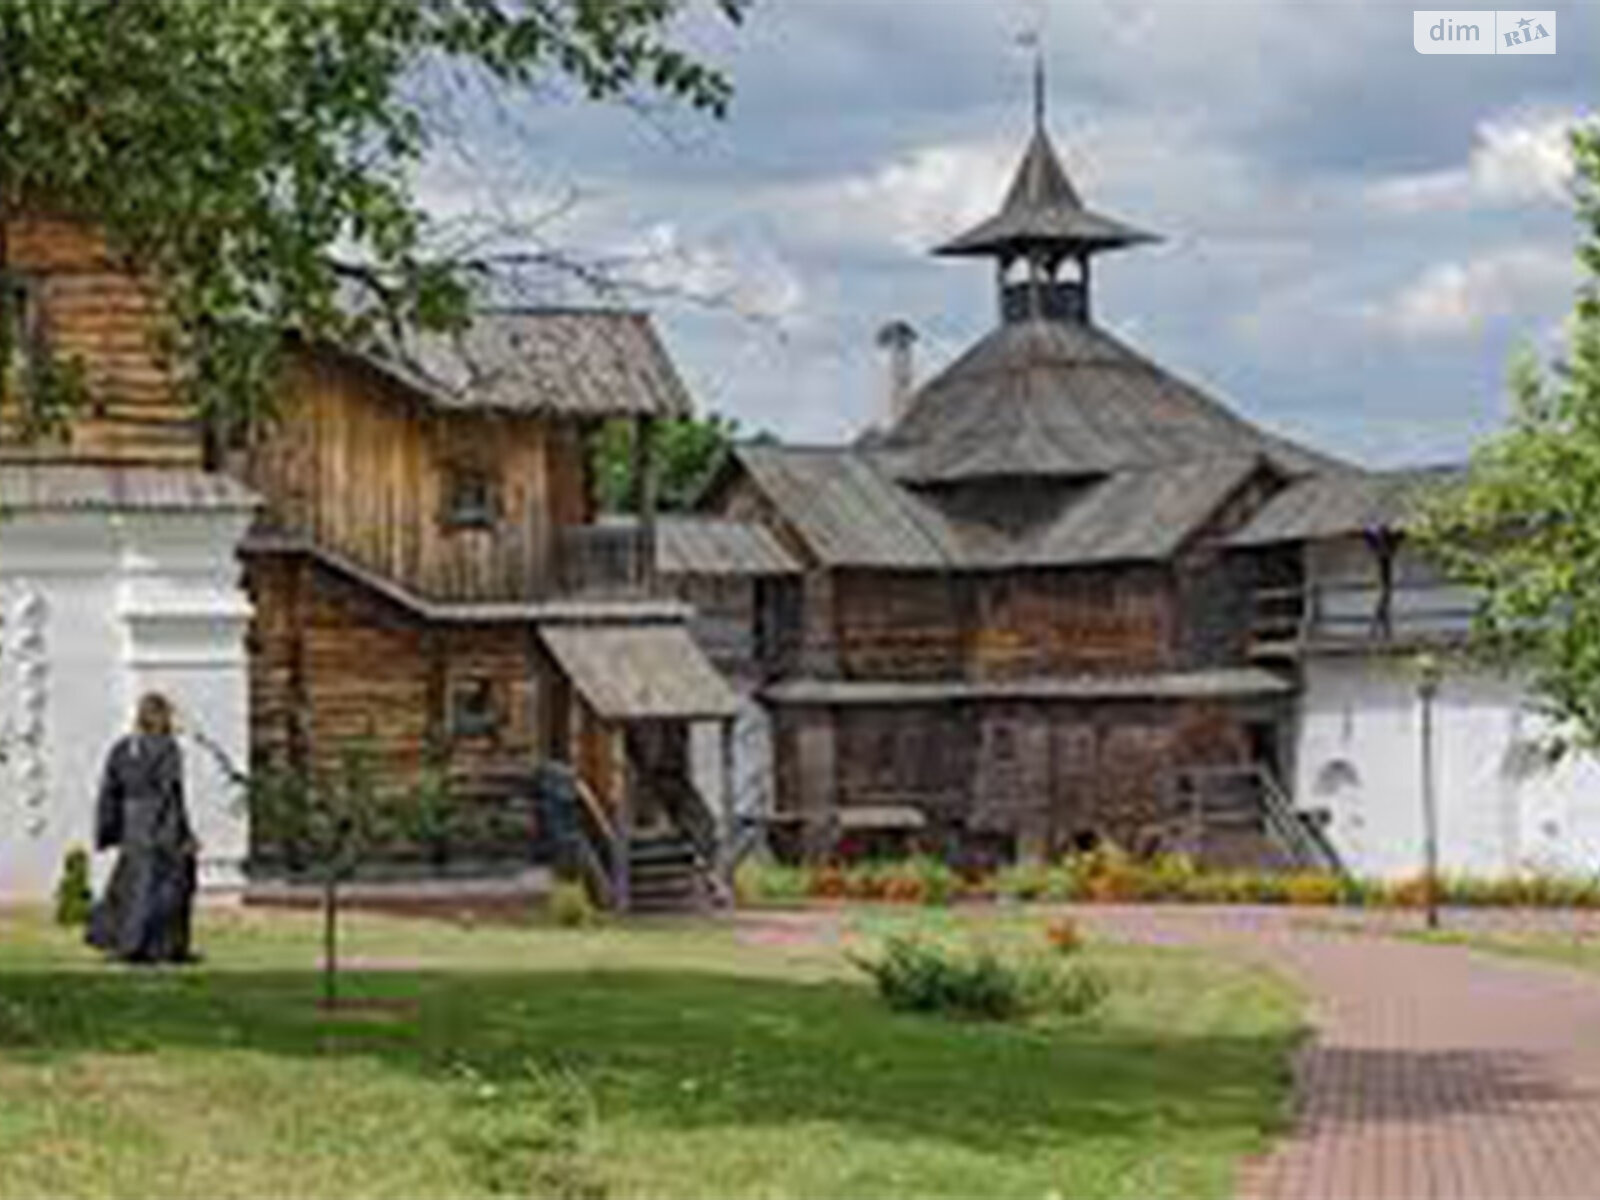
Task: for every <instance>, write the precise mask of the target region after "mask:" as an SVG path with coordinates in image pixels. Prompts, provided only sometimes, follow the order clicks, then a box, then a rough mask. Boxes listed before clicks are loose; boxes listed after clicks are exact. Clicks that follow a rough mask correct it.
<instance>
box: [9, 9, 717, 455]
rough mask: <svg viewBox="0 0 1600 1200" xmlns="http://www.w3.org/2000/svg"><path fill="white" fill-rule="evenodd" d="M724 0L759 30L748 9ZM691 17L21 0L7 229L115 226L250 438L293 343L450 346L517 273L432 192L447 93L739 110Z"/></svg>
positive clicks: (173, 328)
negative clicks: (694, 43)
mask: <svg viewBox="0 0 1600 1200" xmlns="http://www.w3.org/2000/svg"><path fill="white" fill-rule="evenodd" d="M709 2H711V3H713V4H714V7H715V8H716V9H717V10H718V11H720V13H721V14H723V15H724V16H726V17H727V18H729V19H732V20H736V19H738V18H739V16H740V15H741V13H742V10H743V5H744V3H745V0H709ZM682 4H683V0H0V218H4V217H5V216H6V215H8V214H16V213H19V212H24V211H30V210H34V209H40V208H43V209H47V210H49V211H51V212H55V213H65V214H71V215H78V216H83V217H86V218H89V219H92V220H93V221H95V222H96V223H97V224H98V225H99V227H100V228H101V229H102V231H103V232H104V234H105V236H106V237H107V240H108V242H109V245H110V247H111V249H112V251H113V252H114V253H116V254H118V255H120V256H123V257H124V259H125V260H126V261H127V262H128V263H129V264H130V265H132V266H134V267H136V268H138V269H140V270H143V271H145V272H147V273H148V274H149V275H150V276H151V277H153V278H155V279H157V280H158V281H159V284H160V293H161V296H162V302H163V306H164V316H165V321H164V322H163V326H164V327H163V330H162V334H161V340H162V343H163V349H165V350H166V351H167V352H168V353H169V355H170V359H171V361H172V362H174V363H176V364H179V365H180V381H181V384H182V387H183V390H184V393H185V396H186V398H187V399H188V400H189V402H190V403H191V404H192V405H193V406H194V408H195V409H196V410H197V411H198V413H199V414H200V415H201V416H203V417H205V418H207V419H208V420H210V421H211V422H212V423H213V425H214V427H216V426H221V427H226V426H228V425H231V424H234V423H237V422H240V421H246V420H249V419H252V418H253V417H254V416H255V415H257V414H258V413H259V412H260V411H261V410H262V408H263V406H264V405H265V403H266V401H267V399H268V397H269V396H270V382H271V379H272V377H273V369H274V365H275V360H276V356H277V353H278V351H279V347H280V344H281V338H282V333H283V331H284V330H285V329H297V330H300V331H302V332H304V333H306V334H308V335H311V336H331V337H336V338H340V339H344V340H359V339H361V338H363V337H367V336H371V335H372V334H374V333H376V332H379V331H382V332H384V333H386V334H389V335H394V334H403V333H404V331H406V330H407V329H411V328H427V329H436V330H438V329H449V328H452V327H454V326H457V325H459V324H460V323H461V322H462V321H464V320H465V317H466V314H467V310H468V306H469V299H470V293H471V291H472V289H473V288H474V287H475V286H478V285H481V284H483V283H485V281H486V280H488V279H490V278H492V276H493V273H494V271H495V270H496V269H497V267H502V268H503V267H506V266H507V265H508V264H510V263H511V262H512V261H513V260H512V259H511V257H510V256H507V257H505V258H504V259H503V260H502V261H499V262H497V261H495V260H492V259H490V258H488V257H486V256H484V255H474V254H472V253H469V252H467V251H465V250H462V249H460V248H459V246H458V247H456V248H455V249H451V248H450V247H449V246H448V245H447V243H448V242H449V241H450V240H451V239H449V238H447V237H445V236H444V235H443V232H442V230H441V228H440V226H439V224H438V223H437V222H436V221H434V220H432V219H430V217H429V215H428V214H427V212H426V211H425V210H424V209H423V207H422V205H421V204H420V203H419V201H418V199H417V196H416V193H415V188H414V180H415V173H416V168H417V167H418V166H419V165H420V164H421V163H423V162H424V161H425V159H426V157H427V155H428V153H429V151H430V148H431V147H433V146H434V145H435V142H436V139H437V138H438V136H439V134H440V132H441V126H440V125H439V123H438V122H437V121H436V120H435V119H434V117H435V114H436V113H437V111H438V106H437V104H436V101H437V99H438V96H439V91H440V89H441V88H443V89H456V90H457V91H461V92H465V93H468V94H470V96H472V97H474V98H481V97H483V96H485V95H487V96H489V97H492V98H493V99H495V100H499V101H502V102H504V101H508V100H510V101H515V100H523V99H528V100H533V99H537V98H539V97H541V96H547V95H548V94H549V92H550V90H551V89H552V88H561V87H565V88H566V89H567V90H569V91H576V92H578V93H580V94H581V95H584V96H587V97H589V98H592V99H596V100H603V99H609V98H618V99H624V100H630V101H632V100H638V99H641V98H643V97H646V96H652V95H653V96H656V97H665V98H667V99H669V100H671V101H676V102H681V103H683V104H686V105H687V106H689V107H691V108H694V109H699V110H704V111H707V112H710V113H712V114H717V115H720V114H721V113H722V112H723V111H724V110H725V108H726V106H727V104H728V101H729V97H730V86H729V84H728V81H727V80H726V79H725V78H724V76H723V75H721V74H720V73H718V72H717V71H716V70H714V69H712V68H711V67H708V66H706V65H705V64H703V63H701V62H699V61H697V60H696V59H695V58H694V57H692V56H691V55H690V54H688V53H687V52H685V51H684V50H683V49H681V48H679V46H678V45H677V43H676V41H675V40H674V30H675V27H676V25H677V22H678V19H679V17H680V15H681V8H682ZM3 224H4V223H3V220H0V229H3ZM524 257H526V256H524ZM6 263H7V256H6V253H5V246H4V244H3V240H0V272H3V271H4V269H5V266H6ZM9 294H10V289H9V287H8V288H3V289H0V297H6V298H8V297H9ZM5 302H9V300H8V299H7V300H6V301H5ZM4 315H5V314H0V317H3V316H4ZM11 325H12V322H10V321H6V320H0V337H12V336H13V334H12V331H11ZM5 349H6V348H5V347H4V346H0V351H3V350H5ZM10 358H11V356H10V355H9V354H7V355H5V357H4V358H3V359H0V362H7V363H8V362H9V361H10ZM8 382H9V383H10V384H11V386H16V384H15V382H14V381H8V380H4V379H0V388H3V387H5V386H7V384H8ZM47 382H56V383H59V382H60V381H59V380H50V381H47ZM69 382H70V381H69ZM4 398H5V397H4V395H3V394H0V400H4Z"/></svg>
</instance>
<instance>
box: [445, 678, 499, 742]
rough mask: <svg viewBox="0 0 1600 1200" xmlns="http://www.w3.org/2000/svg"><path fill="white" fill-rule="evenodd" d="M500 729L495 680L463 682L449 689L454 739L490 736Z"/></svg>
mask: <svg viewBox="0 0 1600 1200" xmlns="http://www.w3.org/2000/svg"><path fill="white" fill-rule="evenodd" d="M499 728H500V709H499V705H498V704H497V703H496V697H495V689H494V681H493V680H491V679H483V678H478V679H463V680H460V681H458V682H457V683H456V684H455V686H454V687H452V688H451V689H450V732H451V733H452V734H453V735H454V736H456V737H461V738H471V737H489V736H491V735H492V734H494V733H495V732H496V731H497V730H498V729H499Z"/></svg>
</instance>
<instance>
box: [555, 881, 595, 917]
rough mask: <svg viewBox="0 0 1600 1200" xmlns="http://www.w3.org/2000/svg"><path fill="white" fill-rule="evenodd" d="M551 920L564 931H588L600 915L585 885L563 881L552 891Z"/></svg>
mask: <svg viewBox="0 0 1600 1200" xmlns="http://www.w3.org/2000/svg"><path fill="white" fill-rule="evenodd" d="M550 918H551V920H553V921H554V922H555V923H556V924H557V925H559V926H561V927H562V928H563V929H588V928H589V927H590V926H592V925H595V924H597V923H598V922H599V920H600V913H599V911H598V910H597V909H596V908H595V906H594V901H593V900H591V899H590V898H589V891H588V889H587V888H585V887H584V886H583V884H581V883H574V882H572V881H570V880H562V881H560V882H558V883H556V884H555V885H554V886H553V887H551V889H550Z"/></svg>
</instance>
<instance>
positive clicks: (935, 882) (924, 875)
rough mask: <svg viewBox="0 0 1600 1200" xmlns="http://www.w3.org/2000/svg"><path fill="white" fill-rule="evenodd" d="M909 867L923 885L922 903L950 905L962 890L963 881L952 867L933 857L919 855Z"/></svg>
mask: <svg viewBox="0 0 1600 1200" xmlns="http://www.w3.org/2000/svg"><path fill="white" fill-rule="evenodd" d="M907 866H908V867H909V868H910V870H911V871H912V872H913V873H914V874H915V876H916V879H917V882H918V883H920V884H921V885H922V903H924V904H937V905H940V906H943V905H946V904H949V903H950V901H951V900H953V899H955V896H956V892H957V891H958V890H959V889H960V885H961V880H960V877H959V876H957V875H956V873H955V871H954V870H953V869H952V868H951V867H950V865H949V864H948V863H946V862H944V861H943V860H942V859H938V858H934V857H933V856H932V855H928V854H919V855H917V856H916V857H915V858H913V859H910V860H909V862H908V863H907Z"/></svg>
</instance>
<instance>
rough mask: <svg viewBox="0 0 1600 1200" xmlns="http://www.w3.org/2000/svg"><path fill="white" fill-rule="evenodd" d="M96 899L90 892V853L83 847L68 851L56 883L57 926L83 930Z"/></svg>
mask: <svg viewBox="0 0 1600 1200" xmlns="http://www.w3.org/2000/svg"><path fill="white" fill-rule="evenodd" d="M93 904H94V897H93V895H92V894H91V892H90V891H89V852H88V851H87V850H85V849H84V848H83V847H82V846H74V847H73V848H72V849H70V850H68V851H67V854H66V857H65V858H64V859H62V861H61V878H60V879H58V880H57V881H56V924H58V925H66V926H68V927H70V928H74V929H81V928H82V927H83V926H84V925H87V924H88V923H89V910H90V908H91V907H93Z"/></svg>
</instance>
